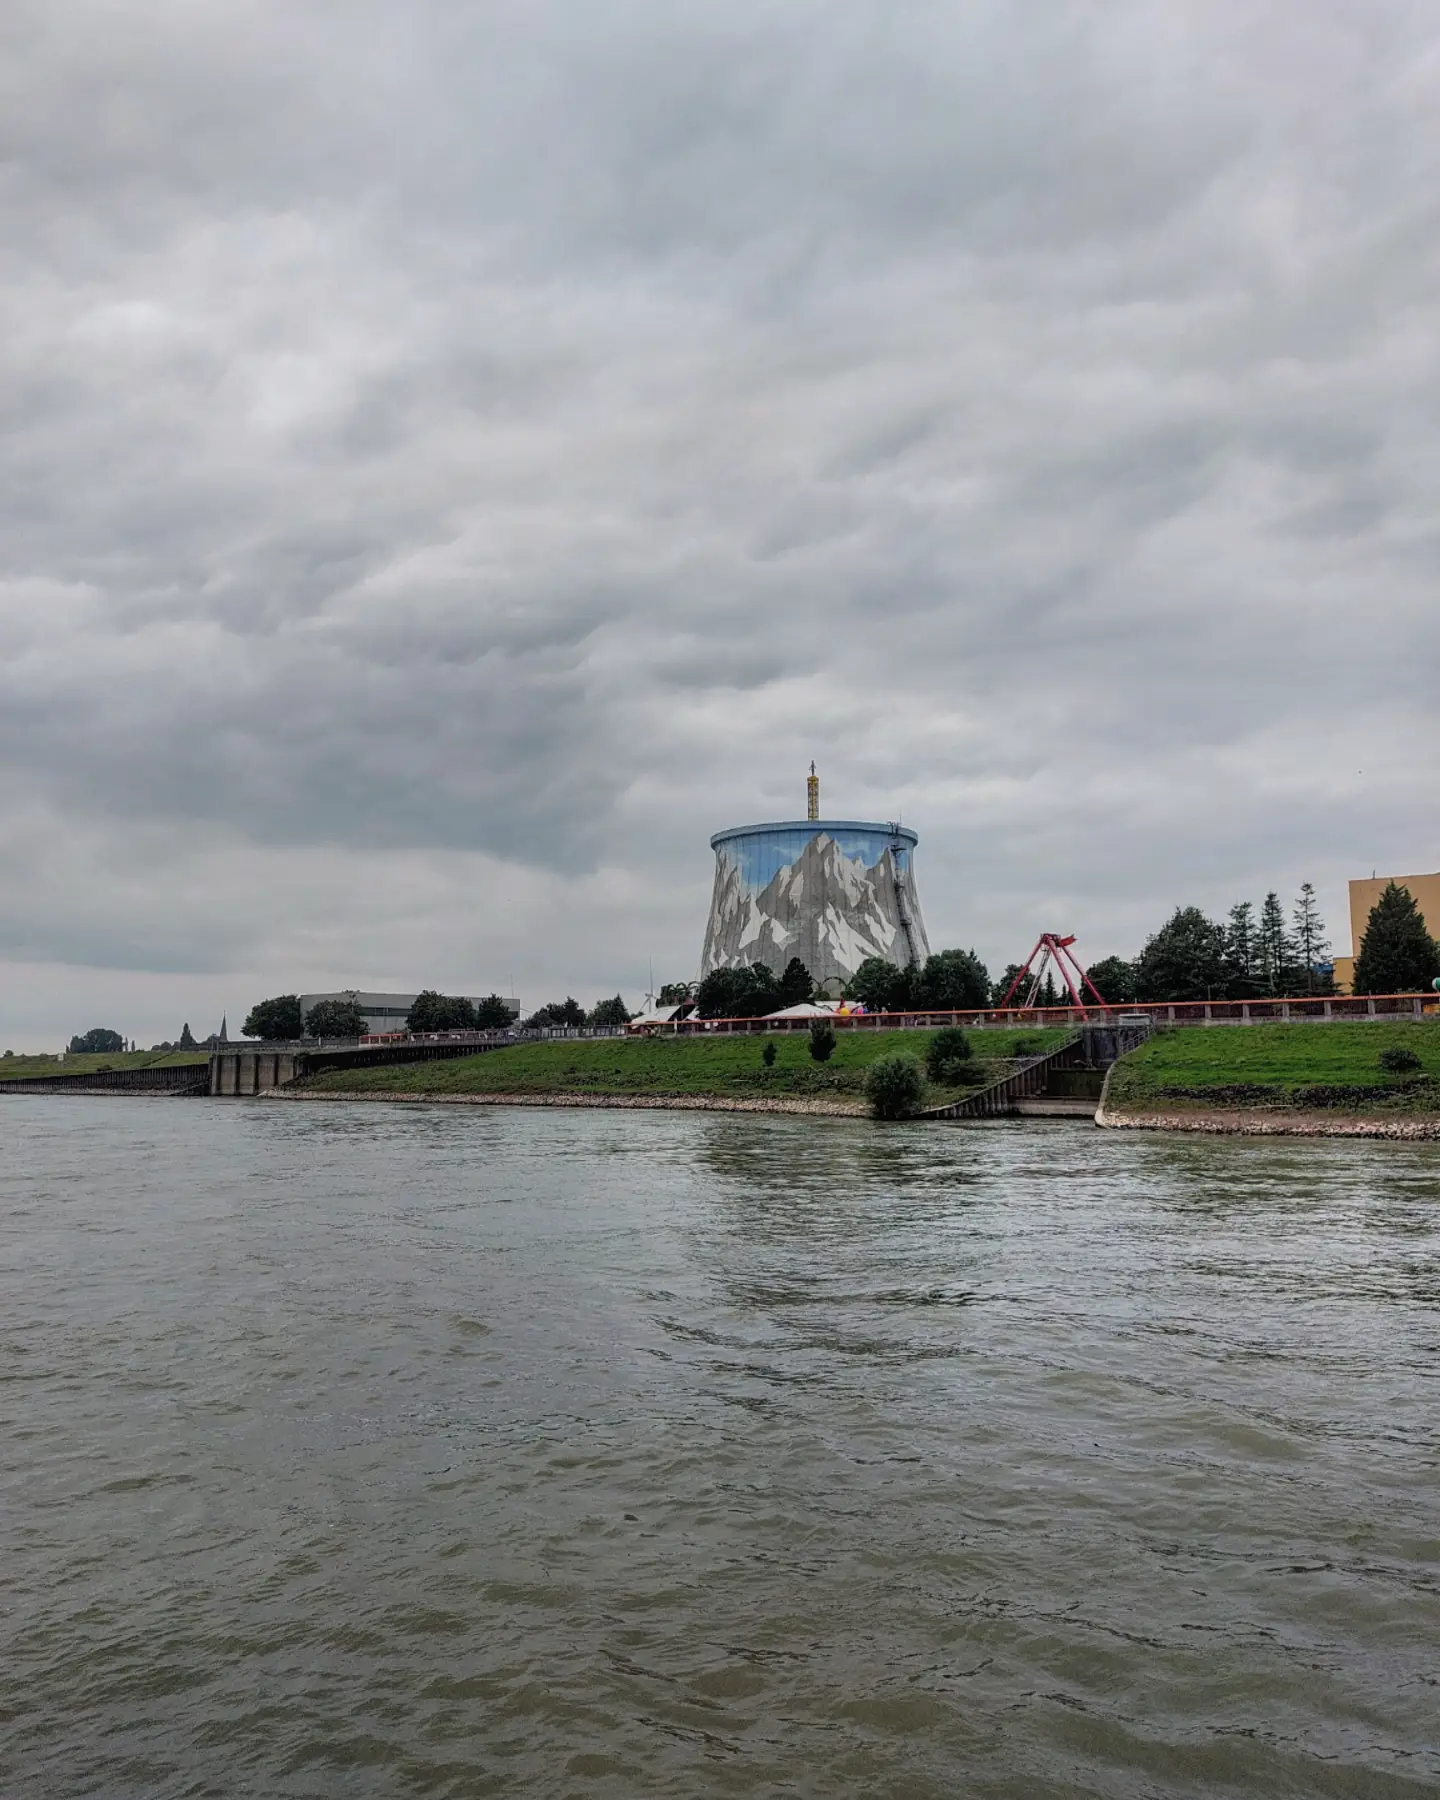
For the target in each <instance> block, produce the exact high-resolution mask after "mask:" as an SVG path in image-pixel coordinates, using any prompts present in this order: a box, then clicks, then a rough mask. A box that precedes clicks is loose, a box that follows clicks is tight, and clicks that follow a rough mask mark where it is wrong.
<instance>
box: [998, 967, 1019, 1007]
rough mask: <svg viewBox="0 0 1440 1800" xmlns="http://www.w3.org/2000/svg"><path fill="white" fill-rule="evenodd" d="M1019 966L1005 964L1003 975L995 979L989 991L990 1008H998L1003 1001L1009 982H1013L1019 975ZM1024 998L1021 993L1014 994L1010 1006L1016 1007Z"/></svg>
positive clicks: (1008, 988)
mask: <svg viewBox="0 0 1440 1800" xmlns="http://www.w3.org/2000/svg"><path fill="white" fill-rule="evenodd" d="M1020 966H1021V965H1020V964H1019V963H1006V965H1005V968H1004V971H1003V973H1002V974H1000V975H998V976H997V977H996V979H995V982H994V985H993V986H992V987H991V989H990V1004H991V1005H992V1006H999V1005H1000V1004H1001V1003H1002V1002H1003V1001H1004V999H1005V996H1006V994H1008V993H1009V992H1010V984H1011V982H1013V981H1014V979H1015V977H1016V976H1017V975H1018V974H1019V973H1020ZM1024 997H1025V996H1024V993H1023V991H1022V992H1020V993H1018V994H1016V996H1015V998H1014V999H1013V1000H1012V1001H1011V1002H1010V1004H1011V1005H1012V1006H1018V1005H1019V1004H1020V1002H1021V1000H1023V999H1024Z"/></svg>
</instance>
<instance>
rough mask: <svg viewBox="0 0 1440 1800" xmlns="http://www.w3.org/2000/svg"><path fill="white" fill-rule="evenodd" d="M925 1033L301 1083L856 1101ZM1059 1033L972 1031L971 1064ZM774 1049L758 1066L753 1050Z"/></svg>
mask: <svg viewBox="0 0 1440 1800" xmlns="http://www.w3.org/2000/svg"><path fill="white" fill-rule="evenodd" d="M933 1035H934V1034H933V1033H931V1032H925V1031H839V1032H837V1033H836V1043H835V1053H834V1055H833V1056H832V1057H831V1058H830V1061H829V1062H828V1063H817V1062H814V1061H812V1060H811V1056H810V1040H809V1035H808V1033H805V1032H775V1033H771V1034H765V1035H762V1034H760V1033H758V1032H757V1033H754V1034H751V1035H747V1036H743V1037H740V1036H736V1037H725V1036H716V1037H701V1036H698V1035H697V1036H685V1037H674V1038H668V1037H661V1038H640V1037H635V1038H561V1039H553V1040H551V1041H549V1042H546V1043H537V1044H517V1045H515V1046H514V1047H513V1048H511V1049H508V1050H494V1051H490V1052H488V1053H487V1054H485V1055H483V1056H463V1057H456V1058H455V1059H454V1060H452V1061H445V1062H426V1063H395V1064H391V1065H389V1066H387V1067H383V1068H375V1069H330V1070H326V1071H324V1072H323V1073H321V1074H319V1075H316V1076H315V1077H313V1078H312V1079H311V1080H309V1081H307V1082H305V1083H304V1087H305V1088H306V1089H308V1090H310V1091H314V1092H319V1093H331V1094H372V1095H374V1096H375V1097H376V1098H384V1097H385V1096H386V1095H391V1094H407V1095H410V1094H413V1095H420V1096H434V1097H435V1098H436V1099H443V1098H449V1097H456V1098H458V1097H461V1096H463V1095H466V1094H514V1095H516V1096H532V1095H533V1096H545V1095H552V1096H555V1097H564V1096H590V1095H616V1096H622V1097H623V1096H633V1097H637V1098H638V1097H642V1096H649V1097H652V1098H656V1099H665V1098H683V1099H689V1098H697V1099H699V1098H705V1097H713V1098H716V1099H735V1100H761V1101H763V1100H784V1101H811V1102H826V1103H829V1104H834V1105H847V1104H853V1105H854V1106H856V1107H857V1108H858V1107H859V1106H860V1104H861V1097H862V1090H863V1087H864V1081H865V1071H866V1069H867V1068H868V1067H869V1066H870V1064H871V1063H872V1062H874V1061H875V1060H876V1058H877V1057H881V1056H890V1055H894V1054H895V1053H896V1052H899V1053H900V1054H902V1055H907V1056H914V1057H920V1058H923V1056H924V1054H925V1046H926V1045H927V1044H928V1043H929V1041H930V1038H931V1037H932V1036H933ZM1068 1035H1069V1033H1068V1032H1066V1031H1063V1030H1049V1031H1037V1030H1029V1031H983V1032H981V1031H977V1032H975V1033H973V1034H972V1035H971V1038H970V1042H971V1044H972V1046H973V1047H974V1058H973V1060H974V1062H975V1064H976V1065H977V1069H979V1070H982V1071H983V1072H984V1074H985V1076H986V1078H992V1077H993V1078H997V1079H998V1077H1000V1076H1001V1075H1004V1074H1006V1073H1007V1072H1008V1070H1009V1068H1010V1067H1011V1062H1010V1060H1009V1059H1010V1058H1011V1057H1012V1056H1014V1055H1015V1054H1017V1053H1023V1054H1032V1055H1033V1054H1036V1053H1038V1052H1040V1051H1042V1050H1053V1049H1054V1048H1056V1047H1057V1045H1059V1044H1062V1043H1063V1042H1064V1041H1065V1039H1066V1037H1067V1036H1068ZM767 1043H772V1044H774V1046H775V1051H776V1055H775V1065H774V1067H773V1068H770V1069H767V1068H766V1067H765V1065H764V1063H763V1062H762V1061H761V1052H762V1051H763V1049H764V1047H765V1045H766V1044H767ZM969 1091H972V1090H971V1089H970V1088H950V1087H932V1088H931V1089H930V1090H929V1094H928V1096H927V1102H926V1103H927V1104H928V1105H936V1106H939V1105H943V1104H944V1103H945V1102H946V1101H947V1100H952V1099H954V1098H955V1097H956V1095H957V1094H960V1093H964V1092H969Z"/></svg>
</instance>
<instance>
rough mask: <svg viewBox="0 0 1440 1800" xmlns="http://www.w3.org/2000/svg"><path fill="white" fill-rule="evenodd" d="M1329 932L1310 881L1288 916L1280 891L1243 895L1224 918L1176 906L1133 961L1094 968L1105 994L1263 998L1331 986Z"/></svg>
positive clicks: (1118, 998) (1118, 997) (1119, 999)
mask: <svg viewBox="0 0 1440 1800" xmlns="http://www.w3.org/2000/svg"><path fill="white" fill-rule="evenodd" d="M1329 949H1330V940H1329V939H1328V938H1327V937H1326V935H1325V922H1324V920H1323V919H1322V918H1321V917H1320V912H1319V908H1318V907H1317V905H1316V903H1315V889H1314V888H1313V887H1312V886H1311V884H1310V883H1309V882H1308V881H1307V882H1306V883H1305V884H1304V886H1303V887H1302V888H1301V889H1300V893H1299V895H1298V896H1297V898H1296V900H1295V902H1294V905H1293V906H1292V908H1291V910H1290V915H1289V917H1288V919H1287V917H1286V914H1285V908H1284V907H1283V905H1282V904H1281V902H1280V897H1279V895H1278V894H1276V893H1274V892H1273V891H1272V892H1270V893H1268V894H1267V895H1266V896H1265V899H1264V901H1263V902H1262V903H1261V905H1260V908H1259V911H1258V913H1257V911H1256V908H1255V905H1254V902H1253V901H1250V900H1240V901H1237V902H1236V904H1235V905H1234V906H1232V907H1231V908H1230V911H1229V914H1228V915H1227V917H1226V919H1225V921H1224V922H1223V923H1221V922H1220V921H1219V920H1217V919H1207V918H1206V916H1205V914H1204V913H1203V912H1202V911H1201V910H1200V908H1199V907H1198V906H1181V907H1177V908H1176V910H1175V912H1174V913H1173V914H1172V915H1171V917H1170V918H1169V919H1168V920H1167V921H1166V922H1165V924H1164V925H1162V926H1161V928H1160V929H1159V931H1157V932H1155V933H1154V935H1153V936H1151V937H1150V938H1148V939H1147V940H1146V943H1145V948H1144V949H1143V950H1142V951H1141V952H1140V954H1139V955H1138V956H1137V957H1136V958H1135V960H1134V961H1133V962H1126V961H1125V960H1124V959H1123V958H1122V957H1119V956H1109V957H1106V958H1104V960H1103V961H1101V962H1098V963H1096V964H1095V965H1094V967H1093V968H1092V969H1091V970H1090V979H1091V980H1092V981H1093V982H1094V983H1095V986H1096V987H1097V988H1098V989H1099V990H1100V992H1101V993H1102V994H1103V995H1104V996H1105V998H1106V999H1107V1000H1110V1001H1113V1002H1116V1003H1123V1002H1125V1001H1129V1000H1142V1001H1147V1000H1148V1001H1165V1000H1261V999H1267V998H1269V999H1274V998H1278V997H1279V996H1281V995H1285V994H1333V993H1334V992H1335V978H1334V975H1333V973H1332V972H1331V969H1330V965H1329V962H1328V953H1329Z"/></svg>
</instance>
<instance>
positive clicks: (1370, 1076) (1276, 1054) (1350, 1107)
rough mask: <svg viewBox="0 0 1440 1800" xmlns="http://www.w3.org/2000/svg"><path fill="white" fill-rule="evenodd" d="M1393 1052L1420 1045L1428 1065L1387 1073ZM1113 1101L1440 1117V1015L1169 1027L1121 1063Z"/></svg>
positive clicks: (1195, 1108)
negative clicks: (1384, 1054) (1386, 1053)
mask: <svg viewBox="0 0 1440 1800" xmlns="http://www.w3.org/2000/svg"><path fill="white" fill-rule="evenodd" d="M1386 1049H1401V1050H1410V1051H1413V1052H1414V1054H1415V1055H1416V1056H1418V1057H1419V1059H1420V1065H1421V1066H1420V1068H1419V1069H1418V1070H1415V1071H1412V1072H1410V1073H1408V1074H1392V1073H1389V1072H1387V1071H1386V1070H1385V1069H1384V1068H1383V1067H1382V1065H1381V1062H1380V1053H1381V1051H1382V1050H1386ZM1106 1108H1107V1111H1111V1112H1117V1113H1136V1114H1143V1113H1177V1114H1180V1113H1186V1112H1203V1111H1210V1112H1214V1111H1224V1112H1235V1111H1240V1112H1246V1111H1255V1112H1271V1113H1273V1112H1291V1113H1295V1112H1303V1113H1314V1114H1316V1115H1317V1119H1318V1117H1320V1116H1323V1115H1324V1114H1327V1113H1328V1114H1331V1115H1335V1114H1344V1115H1346V1116H1347V1117H1367V1116H1371V1115H1375V1116H1379V1117H1382V1118H1393V1117H1395V1116H1397V1115H1400V1116H1412V1117H1413V1116H1424V1115H1430V1114H1436V1115H1440V1020H1437V1021H1436V1022H1434V1023H1423V1022H1420V1023H1413V1024H1412V1023H1408V1022H1406V1023H1401V1022H1391V1021H1389V1020H1386V1021H1384V1022H1377V1023H1375V1024H1373V1025H1371V1024H1358V1023H1356V1024H1350V1023H1345V1022H1339V1023H1336V1024H1332V1025H1249V1026H1227V1027H1212V1028H1210V1029H1208V1030H1206V1029H1201V1028H1198V1027H1196V1028H1188V1029H1181V1030H1176V1031H1162V1032H1159V1033H1157V1034H1156V1035H1155V1036H1154V1037H1152V1038H1151V1040H1150V1042H1149V1043H1148V1044H1146V1045H1144V1047H1143V1048H1141V1049H1139V1050H1136V1051H1133V1052H1132V1053H1131V1054H1130V1055H1129V1056H1127V1057H1125V1058H1124V1059H1123V1060H1122V1061H1121V1062H1119V1063H1117V1064H1116V1067H1115V1071H1114V1073H1113V1075H1112V1076H1111V1079H1110V1091H1109V1094H1108V1096H1107V1099H1106Z"/></svg>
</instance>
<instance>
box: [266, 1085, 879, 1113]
mask: <svg viewBox="0 0 1440 1800" xmlns="http://www.w3.org/2000/svg"><path fill="white" fill-rule="evenodd" d="M259 1098H260V1099H262V1100H342V1101H343V1100H362V1101H363V1100H379V1101H383V1102H385V1103H386V1104H390V1103H396V1104H400V1105H406V1106H588V1107H599V1108H602V1109H607V1110H613V1111H616V1112H747V1113H810V1114H819V1115H827V1116H830V1117H833V1118H843V1119H854V1118H863V1117H864V1116H865V1106H864V1103H863V1102H862V1101H859V1100H856V1101H854V1102H849V1101H845V1100H818V1099H817V1100H796V1099H785V1098H781V1097H780V1096H779V1095H777V1096H776V1097H775V1098H774V1099H773V1100H747V1099H743V1098H741V1097H739V1096H731V1095H726V1094H576V1093H568V1094H422V1093H396V1092H394V1091H393V1090H377V1091H376V1092H373V1093H366V1092H361V1091H357V1092H353V1093H352V1092H348V1091H345V1090H341V1089H336V1088H304V1087H293V1088H288V1087H287V1088H271V1089H270V1090H269V1091H268V1092H267V1093H264V1094H261V1095H260V1096H259Z"/></svg>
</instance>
